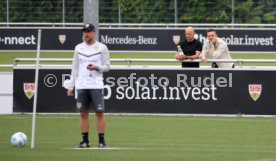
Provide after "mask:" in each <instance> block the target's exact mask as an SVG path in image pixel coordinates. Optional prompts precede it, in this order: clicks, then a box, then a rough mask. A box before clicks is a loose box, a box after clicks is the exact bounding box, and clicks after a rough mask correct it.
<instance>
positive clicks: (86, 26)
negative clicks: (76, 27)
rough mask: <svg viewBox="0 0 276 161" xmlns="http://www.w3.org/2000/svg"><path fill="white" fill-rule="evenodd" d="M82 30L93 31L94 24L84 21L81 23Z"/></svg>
mask: <svg viewBox="0 0 276 161" xmlns="http://www.w3.org/2000/svg"><path fill="white" fill-rule="evenodd" d="M81 30H82V31H95V26H94V25H92V24H90V23H86V24H84V25H83V27H82V29H81Z"/></svg>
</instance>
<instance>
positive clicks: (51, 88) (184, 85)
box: [13, 69, 276, 115]
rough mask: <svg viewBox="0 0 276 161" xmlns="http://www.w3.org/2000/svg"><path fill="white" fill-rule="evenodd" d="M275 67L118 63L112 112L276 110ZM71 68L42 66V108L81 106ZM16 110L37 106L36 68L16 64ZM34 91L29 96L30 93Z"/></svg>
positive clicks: (110, 86)
mask: <svg viewBox="0 0 276 161" xmlns="http://www.w3.org/2000/svg"><path fill="white" fill-rule="evenodd" d="M274 75H275V71H272V70H267V71H263V70H239V69H235V70H212V69H210V70H191V69H185V70H184V69H175V70H164V69H163V70H156V69H112V70H111V71H110V72H108V73H105V76H104V77H105V78H104V80H105V82H106V83H105V84H106V86H105V90H104V92H105V98H106V111H107V112H109V113H166V114H170V113H176V114H254V115H275V114H276V108H275V107H276V101H274V100H275V98H274V97H275V91H276V85H275V83H274V82H276V77H275V76H274ZM69 77H70V70H68V69H41V70H40V76H39V86H38V108H37V112H41V113H68V112H76V108H75V107H76V105H75V100H74V98H73V97H67V96H66V89H65V88H64V87H62V85H63V81H64V80H65V79H69ZM14 80H15V81H14V97H13V99H14V105H13V111H14V112H32V106H33V95H32V90H33V89H34V88H33V86H32V84H31V83H34V82H33V80H34V69H15V70H14ZM28 97H29V98H28Z"/></svg>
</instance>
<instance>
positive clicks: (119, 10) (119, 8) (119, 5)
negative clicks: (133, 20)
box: [118, 0, 122, 25]
mask: <svg viewBox="0 0 276 161" xmlns="http://www.w3.org/2000/svg"><path fill="white" fill-rule="evenodd" d="M118 2H119V4H118V19H119V25H120V24H121V22H122V21H121V1H120V0H118Z"/></svg>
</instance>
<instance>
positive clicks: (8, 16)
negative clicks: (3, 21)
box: [6, 0, 10, 26]
mask: <svg viewBox="0 0 276 161" xmlns="http://www.w3.org/2000/svg"><path fill="white" fill-rule="evenodd" d="M6 7H7V26H9V25H8V23H9V22H10V10H9V8H10V7H9V0H7V6H6Z"/></svg>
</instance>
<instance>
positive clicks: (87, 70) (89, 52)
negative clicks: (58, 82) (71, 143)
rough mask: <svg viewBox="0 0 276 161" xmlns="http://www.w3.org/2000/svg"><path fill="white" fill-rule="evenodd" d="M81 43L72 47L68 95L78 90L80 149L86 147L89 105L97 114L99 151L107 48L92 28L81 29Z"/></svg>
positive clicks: (103, 129)
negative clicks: (72, 57)
mask: <svg viewBox="0 0 276 161" xmlns="http://www.w3.org/2000/svg"><path fill="white" fill-rule="evenodd" d="M82 32H83V39H84V42H82V43H80V44H78V45H77V46H76V47H75V53H74V59H73V66H72V72H71V84H70V87H69V88H68V91H67V95H68V96H73V89H74V86H76V89H77V93H78V95H77V104H76V106H77V109H78V110H79V111H80V127H81V132H82V138H83V140H82V141H81V142H80V144H79V148H88V147H90V144H89V139H88V138H89V136H88V133H89V117H88V116H89V106H91V105H92V107H94V109H95V113H96V124H97V130H98V135H99V147H100V148H104V147H106V144H105V139H104V133H105V117H104V110H105V107H104V95H103V88H104V83H103V72H107V71H108V70H109V66H110V61H109V51H108V49H107V47H106V45H104V44H102V43H100V42H98V41H97V40H96V39H95V35H96V33H95V27H94V26H93V25H92V24H85V25H84V26H83V28H82Z"/></svg>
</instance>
